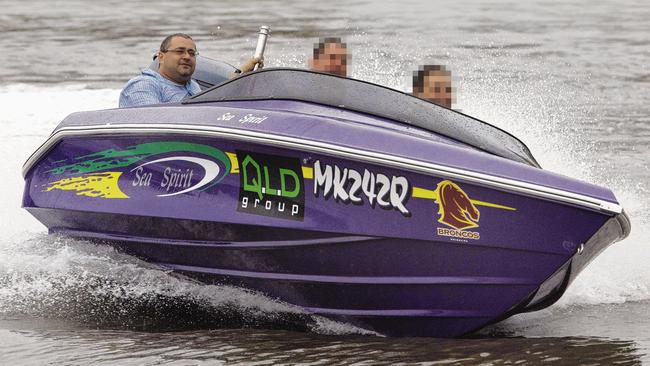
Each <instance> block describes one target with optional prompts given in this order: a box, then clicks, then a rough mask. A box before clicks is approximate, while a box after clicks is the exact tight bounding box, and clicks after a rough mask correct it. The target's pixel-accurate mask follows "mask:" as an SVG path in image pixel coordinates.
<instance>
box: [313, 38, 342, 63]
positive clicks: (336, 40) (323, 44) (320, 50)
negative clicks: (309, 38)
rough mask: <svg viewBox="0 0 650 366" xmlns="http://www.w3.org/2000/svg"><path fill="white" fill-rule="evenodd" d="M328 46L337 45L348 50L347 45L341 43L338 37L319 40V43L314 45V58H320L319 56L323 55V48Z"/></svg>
mask: <svg viewBox="0 0 650 366" xmlns="http://www.w3.org/2000/svg"><path fill="white" fill-rule="evenodd" d="M328 44H338V45H340V46H341V48H345V49H346V50H347V49H348V45H347V44H345V43H343V41H341V38H339V37H327V38H321V39H320V42H318V43H314V58H320V55H322V54H324V53H325V47H326V46H327V45H328Z"/></svg>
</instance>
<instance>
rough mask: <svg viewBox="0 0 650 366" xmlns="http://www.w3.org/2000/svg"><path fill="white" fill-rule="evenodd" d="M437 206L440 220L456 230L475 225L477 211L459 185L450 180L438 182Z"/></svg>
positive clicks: (477, 216)
mask: <svg viewBox="0 0 650 366" xmlns="http://www.w3.org/2000/svg"><path fill="white" fill-rule="evenodd" d="M437 191H438V206H439V207H440V210H438V213H439V214H440V219H439V220H438V222H441V223H443V224H445V225H448V226H451V227H453V228H454V229H456V230H465V229H471V228H473V227H477V226H478V224H477V222H478V220H479V214H480V213H479V211H478V209H477V208H476V206H474V204H473V203H472V201H471V200H470V199H469V197H468V196H467V193H465V192H463V190H462V189H460V187H459V186H458V185H457V184H456V183H454V182H451V181H448V180H443V181H442V182H440V183H438V188H437Z"/></svg>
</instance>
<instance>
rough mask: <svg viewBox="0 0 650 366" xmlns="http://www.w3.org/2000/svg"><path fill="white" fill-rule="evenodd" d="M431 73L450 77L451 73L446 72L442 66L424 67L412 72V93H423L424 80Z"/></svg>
mask: <svg viewBox="0 0 650 366" xmlns="http://www.w3.org/2000/svg"><path fill="white" fill-rule="evenodd" d="M432 72H437V73H440V74H444V75H451V71H449V70H447V69H446V68H445V66H444V65H424V66H421V67H419V68H418V70H417V71H413V91H414V92H422V91H424V78H425V77H426V76H427V75H429V74H430V73H432Z"/></svg>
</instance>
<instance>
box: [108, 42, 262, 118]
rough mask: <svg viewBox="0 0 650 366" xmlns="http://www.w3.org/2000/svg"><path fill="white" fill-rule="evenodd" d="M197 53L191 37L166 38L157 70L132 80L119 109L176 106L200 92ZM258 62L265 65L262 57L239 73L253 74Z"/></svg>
mask: <svg viewBox="0 0 650 366" xmlns="http://www.w3.org/2000/svg"><path fill="white" fill-rule="evenodd" d="M198 54H199V52H198V51H197V48H196V44H195V43H194V40H193V39H192V37H190V36H189V35H187V34H184V33H175V34H172V35H170V36H167V37H166V38H165V39H164V40H163V41H162V43H161V44H160V50H159V51H158V53H157V55H156V57H157V59H158V63H159V66H158V70H152V69H149V68H147V69H144V70H143V71H142V75H139V76H136V77H134V78H133V79H131V80H129V81H128V83H126V86H125V87H124V89H123V90H122V92H121V93H120V103H119V106H120V108H124V107H134V106H141V105H150V104H161V103H175V102H180V101H181V100H183V99H185V98H187V97H190V96H193V95H196V94H198V93H199V92H201V88H200V87H199V84H198V83H197V82H196V81H194V80H192V74H193V73H194V68H195V67H196V56H197V55H198ZM258 63H259V64H260V66H262V60H261V59H259V58H252V59H250V60H248V62H246V63H244V64H243V65H242V66H240V68H239V70H237V71H238V73H237V74H239V73H242V72H248V71H251V70H252V69H253V67H255V64H258ZM237 74H235V75H233V77H235V76H237Z"/></svg>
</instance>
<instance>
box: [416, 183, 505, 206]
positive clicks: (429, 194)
mask: <svg viewBox="0 0 650 366" xmlns="http://www.w3.org/2000/svg"><path fill="white" fill-rule="evenodd" d="M411 197H413V198H424V199H429V200H434V201H438V200H439V199H440V197H438V190H437V189H436V190H431V189H426V188H419V187H413V193H412V194H411ZM470 201H471V202H472V203H473V204H474V205H476V206H484V207H491V208H498V209H501V210H508V211H517V209H516V208H514V207H510V206H504V205H499V204H496V203H491V202H484V201H479V200H470Z"/></svg>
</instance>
